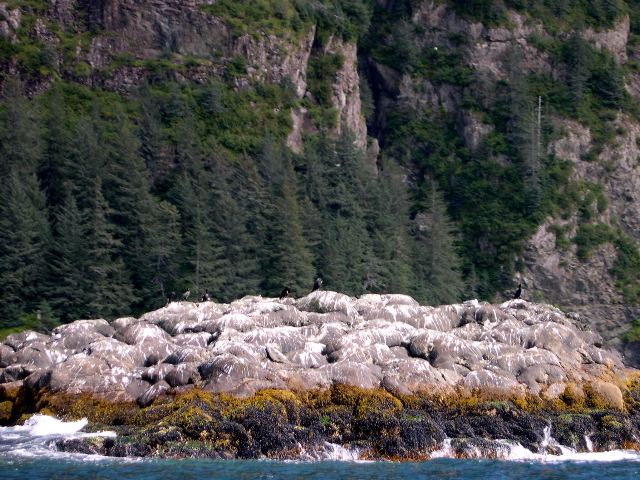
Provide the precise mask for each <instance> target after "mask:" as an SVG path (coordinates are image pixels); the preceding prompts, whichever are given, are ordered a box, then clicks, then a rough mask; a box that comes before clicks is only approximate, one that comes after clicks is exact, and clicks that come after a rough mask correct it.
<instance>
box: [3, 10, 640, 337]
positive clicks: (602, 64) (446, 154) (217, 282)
mask: <svg viewBox="0 0 640 480" xmlns="http://www.w3.org/2000/svg"><path fill="white" fill-rule="evenodd" d="M448 3H449V6H450V7H451V8H452V9H454V10H455V11H456V12H457V13H458V14H459V15H461V16H462V17H463V18H466V19H467V20H472V21H482V22H483V23H484V24H485V25H488V26H497V25H502V26H505V27H507V28H510V24H509V21H508V10H507V9H515V10H516V11H518V12H520V13H523V14H526V15H527V16H530V17H531V19H532V20H533V19H536V20H541V21H542V22H543V24H544V26H545V28H546V32H544V33H545V34H544V35H543V34H537V33H534V34H532V35H531V36H530V37H529V38H528V39H527V42H528V48H533V47H535V48H537V49H539V50H540V51H542V52H545V53H546V54H548V55H549V57H550V58H551V59H552V61H553V62H554V64H555V65H557V67H558V68H556V69H555V70H554V74H553V75H551V74H548V73H536V74H527V73H528V72H527V70H526V68H525V66H524V65H523V64H522V61H523V58H525V55H524V53H525V52H524V51H523V50H522V47H521V46H520V45H519V44H518V43H517V42H513V44H512V45H510V46H509V48H508V49H507V54H506V56H505V58H504V59H503V60H504V77H503V78H501V79H499V80H496V79H494V78H492V77H491V76H490V75H486V74H485V73H484V72H483V71H482V69H478V68H474V66H472V65H468V64H467V63H466V60H465V46H467V45H468V42H469V41H470V40H469V39H468V38H467V37H466V36H465V35H464V34H462V33H455V34H454V33H451V32H445V31H440V30H439V29H437V28H431V27H426V26H424V25H416V24H414V23H413V21H412V19H413V18H414V14H415V13H416V10H415V9H416V5H417V4H416V3H415V2H412V1H399V2H392V4H389V5H385V6H383V5H381V4H379V3H377V2H366V1H364V0H319V1H317V2H310V1H306V0H260V1H259V2H249V1H227V0H220V1H218V2H215V3H210V4H208V5H203V6H201V7H198V8H201V9H202V10H203V11H204V12H206V13H208V14H211V15H215V16H216V17H218V18H220V19H221V20H222V21H223V22H225V23H226V24H227V25H229V26H230V27H231V29H232V31H233V35H234V36H236V37H237V36H239V35H243V34H245V33H246V34H248V35H251V36H253V37H254V38H255V39H258V38H263V37H264V35H271V34H273V35H276V36H278V37H287V35H290V38H291V39H292V41H294V42H295V41H296V39H299V38H301V36H302V35H305V34H306V33H308V32H310V31H311V25H316V26H317V29H316V37H315V39H314V43H313V48H312V51H311V56H310V57H309V64H308V70H307V91H308V93H309V95H307V96H306V97H304V98H302V99H300V98H298V96H297V92H296V90H295V87H294V85H293V83H292V81H291V80H290V79H288V78H284V79H282V81H281V82H280V83H278V84H273V83H268V82H262V81H258V80H256V77H254V76H252V73H251V72H253V71H255V69H256V67H257V66H256V65H250V64H249V61H248V59H247V57H246V56H245V55H242V54H235V55H233V56H229V57H225V54H224V53H223V52H222V51H217V52H214V53H212V54H211V55H210V56H193V55H184V56H183V55H178V54H177V53H175V52H172V51H170V49H168V48H166V49H165V50H163V52H162V54H160V55H158V56H157V58H146V59H141V57H137V56H136V55H137V52H133V51H132V52H127V53H123V54H121V55H119V56H117V57H115V58H113V59H112V61H111V64H110V65H108V66H106V67H104V69H102V70H100V69H95V70H94V68H93V67H92V66H91V65H90V64H89V63H88V62H87V61H86V60H85V59H84V52H87V51H88V49H89V46H90V43H91V41H92V39H93V38H94V37H95V35H97V34H98V30H97V29H96V28H93V27H90V26H85V27H86V28H76V26H74V28H66V27H63V26H61V25H56V24H49V23H46V25H47V27H48V28H49V30H50V31H51V32H52V34H53V35H54V36H56V37H57V39H58V40H59V43H58V44H57V45H56V46H51V45H54V44H51V45H49V44H47V45H44V44H43V43H42V42H41V41H39V40H37V38H38V37H37V36H36V35H34V30H33V29H34V26H35V25H36V20H38V19H41V18H42V14H43V12H44V11H46V9H47V8H49V7H48V4H46V3H45V2H11V3H10V5H9V8H20V9H21V13H22V22H21V25H20V27H19V28H18V30H17V31H16V32H14V33H15V34H16V35H17V37H18V40H19V41H17V42H12V41H10V40H8V39H5V38H3V39H0V57H1V58H2V59H3V60H5V61H6V62H12V63H11V64H12V65H14V66H15V67H16V68H17V70H18V71H19V72H20V74H21V75H20V76H21V77H22V79H23V80H26V81H27V84H28V85H30V86H31V85H44V84H45V83H46V84H47V85H50V88H48V89H47V90H46V91H42V92H41V93H39V94H37V95H34V96H32V97H30V98H27V96H26V95H24V94H23V91H22V90H23V86H22V85H20V84H19V82H13V81H10V80H6V79H5V81H4V84H5V87H4V97H3V101H2V106H1V108H0V155H2V161H3V165H4V166H5V167H6V171H7V172H10V173H8V174H7V175H6V182H4V184H3V185H2V186H0V213H2V216H1V217H0V241H1V242H2V244H3V246H5V245H6V246H7V247H8V248H6V249H5V250H4V251H3V253H2V254H0V281H1V282H2V284H3V286H5V287H4V288H5V297H4V300H5V302H3V304H2V305H0V319H1V320H0V323H2V322H3V323H2V324H1V325H0V326H3V327H12V326H14V325H17V324H19V323H20V322H23V321H25V320H24V319H25V318H26V317H25V315H27V316H28V315H33V314H34V312H36V310H37V309H39V308H41V307H40V305H41V302H42V301H44V302H45V303H46V304H47V305H48V306H49V307H50V308H51V309H52V318H59V319H60V320H61V321H69V320H72V319H74V318H78V317H80V316H83V317H84V316H104V317H106V318H113V317H114V316H118V315H122V314H128V313H131V312H134V313H135V312H139V311H142V310H147V309H151V308H155V307H158V306H161V305H163V304H164V299H165V297H166V295H167V293H168V292H171V291H182V290H185V289H186V288H187V287H191V288H192V291H194V290H195V292H194V293H195V294H199V293H201V292H202V291H203V290H204V289H205V288H208V289H209V290H210V291H211V292H214V294H213V298H215V299H216V300H219V301H227V300H232V299H234V298H237V297H240V296H243V295H245V294H247V293H260V294H263V295H275V294H277V293H278V292H279V291H280V290H281V289H282V287H283V286H284V285H290V286H291V287H292V289H293V292H292V293H293V294H294V295H302V294H304V293H306V292H307V291H308V289H309V284H310V282H311V280H312V279H313V278H314V277H315V276H318V275H321V276H323V277H324V278H325V285H326V287H327V288H331V289H333V290H339V291H342V292H344V293H348V294H360V293H365V292H379V293H385V292H404V293H409V294H411V295H414V296H415V297H416V299H418V300H419V301H420V302H423V303H444V302H454V301H457V300H459V299H462V298H463V297H464V298H467V297H480V298H484V299H491V298H492V297H493V295H495V293H496V292H497V291H500V290H502V289H504V288H505V287H510V286H511V284H512V281H513V275H514V273H515V272H516V271H517V270H518V269H520V268H521V267H522V266H521V265H520V264H517V263H516V261H515V258H516V257H517V256H518V255H519V254H520V253H522V249H523V246H524V244H525V241H526V239H527V238H528V237H529V236H530V235H531V234H532V233H533V232H535V231H536V229H537V228H538V227H539V225H540V224H541V223H542V222H543V221H545V220H546V219H547V218H549V217H550V216H555V217H556V218H562V219H565V220H569V219H572V218H574V215H577V216H578V218H579V222H580V223H579V227H578V228H577V229H576V231H575V232H574V231H573V230H570V229H569V228H567V227H560V226H555V227H553V228H552V229H553V231H554V233H555V234H556V240H557V246H558V247H560V248H563V249H566V250H569V249H570V248H571V247H572V245H575V246H576V248H577V255H578V258H579V260H581V261H588V260H589V258H590V256H591V255H592V254H593V251H594V249H595V248H596V247H597V246H598V245H602V244H604V243H611V244H612V245H613V246H614V247H615V248H616V251H617V254H618V257H617V260H616V262H615V264H614V266H613V268H612V274H613V275H614V276H615V278H616V280H617V282H618V285H617V286H618V288H619V290H620V292H621V294H622V297H623V298H624V301H626V302H630V303H637V302H638V301H640V285H639V281H638V278H637V273H636V272H637V271H638V267H640V253H639V252H638V245H637V242H636V241H635V240H633V239H632V238H630V237H628V236H626V235H625V234H624V233H623V232H622V231H621V229H619V228H618V227H617V226H616V225H615V224H614V225H607V224H604V223H599V222H600V221H601V220H602V218H603V217H602V214H604V213H606V212H607V208H608V200H607V197H606V195H605V193H604V189H603V187H602V185H599V184H595V183H591V184H587V183H585V182H579V181H575V180H570V179H571V169H572V165H571V162H569V161H567V160H565V159H562V158H558V157H557V156H556V155H554V154H553V153H552V152H550V151H549V149H548V148H547V146H548V145H549V142H550V141H551V140H555V139H558V138H559V137H561V136H562V135H564V134H565V132H563V131H561V130H558V129H557V128H556V125H557V122H554V121H553V119H555V118H558V117H561V118H569V119H572V120H574V121H576V122H578V123H580V124H582V125H584V126H585V127H587V128H588V129H589V130H590V132H591V134H592V137H593V139H594V142H593V146H592V148H591V149H590V150H589V151H588V152H585V153H584V154H583V160H585V161H589V162H594V163H598V162H599V163H601V164H602V166H603V167H604V168H605V169H606V170H607V171H611V170H612V169H613V168H615V165H614V163H612V162H609V164H606V165H605V164H604V160H603V159H602V158H601V154H602V152H603V151H605V146H609V145H615V142H616V141H617V140H619V139H620V138H621V137H624V136H626V135H628V132H626V131H625V129H624V128H622V127H621V126H620V122H619V121H618V115H619V114H620V112H622V113H623V114H626V115H629V116H631V117H632V118H636V119H640V108H639V107H638V104H637V102H636V100H635V99H634V98H633V97H632V96H631V95H630V94H629V93H628V92H627V91H626V89H625V86H624V80H625V75H626V74H628V73H629V72H632V71H634V70H633V69H634V68H637V66H635V67H634V66H633V65H627V66H626V67H625V68H624V69H623V68H622V67H621V66H620V65H619V64H618V63H617V61H616V59H615V57H614V55H613V54H612V53H610V52H608V51H607V50H606V49H597V48H595V47H594V45H592V43H591V42H590V41H587V40H585V37H584V36H583V35H580V32H581V31H582V29H584V28H592V29H600V28H608V27H610V26H611V25H612V24H613V22H615V20H616V19H617V18H619V17H620V16H621V15H622V14H624V13H626V12H627V11H628V12H629V13H630V18H631V25H632V27H631V28H632V32H633V33H634V34H635V35H638V36H639V38H640V14H638V13H637V10H638V8H636V7H638V5H636V2H634V1H628V2H626V3H625V2H621V1H617V0H612V1H609V2H590V1H587V0H567V1H564V2H551V1H546V0H545V1H541V2H531V1H528V0H495V1H491V0H474V1H472V2H466V1H465V2H462V1H457V0H455V1H450V2H448ZM77 13H78V15H80V16H82V15H83V14H84V13H86V12H82V11H81V10H79V11H78V12H77ZM569 28H571V29H573V31H574V32H575V34H572V35H566V34H565V33H563V34H562V35H560V34H559V33H560V32H566V31H567V29H569ZM336 37H340V38H341V39H343V40H348V41H357V42H358V49H359V54H360V58H359V65H360V68H361V80H362V82H361V92H360V95H361V99H362V100H363V102H364V105H365V106H364V113H365V115H366V118H367V121H368V122H369V127H370V129H369V131H370V132H371V133H372V134H373V135H375V136H376V138H377V139H378V140H379V142H380V145H381V146H382V149H381V152H380V155H379V157H378V164H377V165H376V166H375V167H376V168H373V166H372V165H371V164H370V163H369V162H370V159H367V158H366V157H365V154H364V152H362V151H360V149H359V148H356V147H355V146H354V143H353V142H354V138H353V136H352V135H351V133H350V132H349V131H348V130H347V129H346V128H343V127H344V126H342V125H339V117H338V112H337V110H336V109H335V107H334V106H333V101H332V97H333V93H334V92H333V82H334V81H335V79H336V76H337V74H338V72H339V71H340V69H341V68H342V67H343V64H344V62H345V58H344V55H343V54H342V53H341V51H340V50H339V47H336V43H335V42H332V43H331V44H329V40H330V39H332V38H333V39H335V38H336ZM282 53H283V54H284V53H285V52H284V51H283V52H282ZM371 61H374V62H377V63H380V64H383V65H386V66H387V67H390V68H391V69H394V70H396V71H397V72H399V73H401V74H407V75H409V78H411V80H412V81H413V88H414V90H415V94H416V95H419V94H421V93H424V92H431V90H430V89H432V88H433V86H435V87H436V89H439V88H440V87H441V86H446V91H447V92H449V93H448V94H447V95H448V98H447V99H446V101H443V103H442V106H433V105H432V106H431V107H430V108H422V106H418V105H420V103H419V102H416V101H415V98H414V99H412V98H411V94H410V93H409V95H407V96H400V97H399V98H397V99H396V100H394V102H395V103H394V104H393V108H384V109H379V108H378V107H379V106H381V105H382V102H381V99H382V97H383V96H385V95H389V92H386V91H384V89H385V88H386V87H385V85H383V83H384V82H383V81H382V79H380V78H376V77H375V74H372V71H373V70H374V69H372V68H371V64H370V62H371ZM209 65H210V66H212V70H211V71H212V72H213V71H215V72H216V75H213V74H212V76H211V77H210V78H208V79H206V80H202V79H201V77H199V78H200V79H199V81H198V82H195V81H190V80H188V78H189V73H190V71H193V70H194V69H200V68H201V67H202V66H209ZM129 69H131V70H135V71H136V75H138V74H139V72H144V73H143V74H144V76H145V80H144V81H143V82H142V84H141V85H140V86H139V88H136V89H132V90H131V91H130V92H128V93H127V95H120V94H116V93H110V92H106V91H102V90H100V89H97V88H94V89H90V88H87V87H85V86H82V85H81V84H80V83H75V82H82V83H83V84H91V83H92V80H96V82H93V84H101V82H103V81H104V80H113V78H114V77H112V76H113V75H115V74H116V73H122V72H128V71H129ZM389 72H390V73H389V75H390V78H391V77H393V75H394V74H393V72H391V70H389ZM385 81H386V80H385ZM391 83H393V82H391ZM32 91H33V90H30V92H32ZM38 91H39V90H38ZM443 91H444V90H443ZM393 95H395V94H393ZM429 95H432V94H431V93H429ZM432 96H433V95H432ZM434 98H435V97H434ZM441 100H444V99H441ZM445 103H446V104H447V105H445ZM302 107H303V108H304V109H306V111H307V113H306V114H305V115H306V119H305V121H307V120H311V122H312V123H313V127H314V128H312V129H311V130H312V131H313V132H314V133H309V134H308V135H307V136H305V137H304V139H303V142H304V153H302V154H293V153H292V152H291V151H289V150H288V149H287V148H286V147H285V142H286V139H287V135H288V134H289V132H290V131H291V128H292V125H293V120H292V116H291V111H292V110H294V111H295V110H300V109H301V108H302ZM461 110H462V111H464V113H465V118H468V119H474V121H475V122H477V124H478V125H479V126H480V127H481V128H480V129H479V131H482V132H483V133H482V135H480V136H478V138H477V139H476V144H473V145H472V144H469V143H466V142H465V137H463V128H465V126H464V125H461V122H460V119H461V115H459V113H460V111H461ZM338 127H341V130H342V134H341V135H339V136H338V135H335V131H336V130H337V128H338ZM407 179H409V182H407V181H406V180H407ZM462 279H465V281H463V280H462Z"/></svg>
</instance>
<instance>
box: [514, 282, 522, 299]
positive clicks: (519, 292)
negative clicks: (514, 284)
mask: <svg viewBox="0 0 640 480" xmlns="http://www.w3.org/2000/svg"><path fill="white" fill-rule="evenodd" d="M521 293H522V284H521V283H519V284H518V288H517V289H516V292H515V293H514V294H513V298H514V299H516V298H520V294H521Z"/></svg>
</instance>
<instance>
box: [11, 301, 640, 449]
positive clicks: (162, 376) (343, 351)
mask: <svg viewBox="0 0 640 480" xmlns="http://www.w3.org/2000/svg"><path fill="white" fill-rule="evenodd" d="M601 342H602V339H601V337H600V336H599V335H598V334H596V333H594V332H591V331H586V330H582V329H580V328H578V327H577V326H576V325H575V324H574V322H573V320H572V319H571V318H569V317H567V316H566V315H565V314H563V313H562V312H561V311H560V310H558V309H556V308H554V307H551V306H549V305H543V304H534V303H529V302H526V301H524V300H511V301H508V302H506V303H503V304H501V305H491V304H488V303H479V302H477V301H475V300H473V301H469V302H466V303H465V304H458V305H444V306H440V307H435V308H434V307H425V306H421V305H419V304H418V303H417V302H416V301H415V300H414V299H413V298H411V297H408V296H406V295H364V296H362V297H360V298H352V297H349V296H346V295H342V294H340V293H337V292H331V291H315V292H313V293H311V294H309V295H308V296H306V297H304V298H300V299H298V300H297V301H296V300H294V299H291V298H286V299H283V300H279V299H274V298H262V297H255V296H250V297H245V298H243V299H240V300H237V301H235V302H232V303H230V304H218V303H214V302H202V303H190V302H175V303H171V304H169V305H167V306H166V307H164V308H161V309H159V310H156V311H153V312H149V313H146V314H144V315H142V316H141V317H140V318H132V317H127V318H120V319H117V320H115V321H113V322H111V323H108V322H106V321H104V320H78V321H76V322H73V323H71V324H67V325H63V326H60V327H58V328H56V329H55V330H54V332H53V334H52V335H50V336H48V335H43V334H39V333H35V332H22V333H20V334H13V335H10V336H9V337H8V338H7V339H6V340H5V342H4V343H3V344H0V423H2V424H13V423H16V422H19V421H21V420H22V419H24V418H26V416H27V415H29V414H32V413H41V414H49V415H58V416H63V417H64V418H68V419H78V418H82V417H86V418H88V419H89V422H90V423H89V426H88V427H87V429H88V431H98V430H101V429H104V426H105V425H108V426H109V428H110V429H112V430H115V431H116V432H117V434H118V436H117V438H113V437H91V436H90V435H84V436H83V437H82V438H72V439H65V440H59V441H57V442H56V447H57V448H58V449H60V450H64V451H69V452H78V453H90V454H101V455H111V456H138V457H147V456H155V457H177V458H184V457H206V458H258V457H261V456H267V457H270V458H291V459H309V458H313V459H321V458H326V455H327V451H328V450H331V449H332V448H336V445H338V446H340V448H344V447H345V446H349V447H350V449H351V450H350V452H351V455H352V456H353V458H367V459H380V458H384V459H403V460H422V459H428V458H432V457H433V456H434V455H442V454H443V453H442V452H444V454H446V455H449V456H453V457H463V458H478V457H490V458H496V457H498V458H500V457H508V455H509V451H510V448H511V447H509V445H512V446H514V445H515V446H524V447H525V448H527V449H529V450H531V451H533V452H538V453H541V454H545V455H548V454H558V453H559V451H560V449H559V447H558V446H557V445H559V443H557V442H560V441H561V442H562V445H565V446H567V447H570V448H574V449H578V450H589V449H591V448H597V449H599V450H607V449H618V448H638V447H637V446H638V445H640V431H638V428H637V427H634V425H637V424H638V423H637V413H638V411H639V410H640V395H639V392H640V376H639V372H637V371H635V370H632V369H627V368H625V367H624V365H623V364H622V363H621V361H620V359H619V356H618V354H617V353H616V352H612V351H606V350H603V349H602V348H601ZM567 412H571V413H569V414H567ZM551 431H553V432H554V434H555V435H556V439H554V442H555V443H550V441H549V438H552V437H551V434H550V432H551ZM437 452H440V453H437Z"/></svg>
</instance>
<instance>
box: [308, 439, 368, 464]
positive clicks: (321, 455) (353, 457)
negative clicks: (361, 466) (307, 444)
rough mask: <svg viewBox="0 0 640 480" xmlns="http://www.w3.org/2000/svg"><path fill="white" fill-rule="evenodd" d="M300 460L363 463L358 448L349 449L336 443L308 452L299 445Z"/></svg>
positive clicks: (325, 444)
mask: <svg viewBox="0 0 640 480" xmlns="http://www.w3.org/2000/svg"><path fill="white" fill-rule="evenodd" d="M299 447H300V453H299V460H303V461H316V460H336V461H345V462H363V461H366V460H360V454H361V452H360V450H359V449H357V448H348V447H344V446H342V445H338V444H336V443H330V442H324V445H323V446H322V447H321V448H314V449H313V450H310V451H308V450H306V449H305V448H304V447H302V446H301V445H299Z"/></svg>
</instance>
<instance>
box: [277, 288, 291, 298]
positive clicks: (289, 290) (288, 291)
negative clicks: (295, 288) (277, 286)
mask: <svg viewBox="0 0 640 480" xmlns="http://www.w3.org/2000/svg"><path fill="white" fill-rule="evenodd" d="M290 293H291V289H290V288H289V287H284V290H282V293H280V300H282V299H283V298H285V297H288V296H289V294H290Z"/></svg>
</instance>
